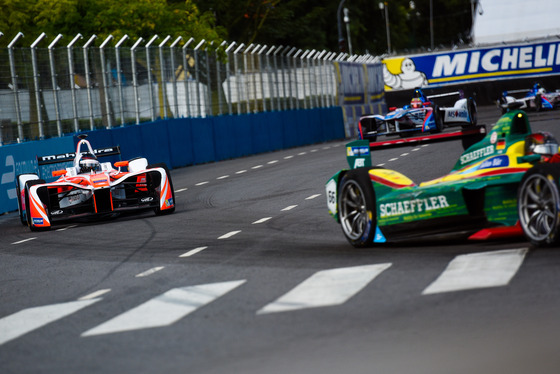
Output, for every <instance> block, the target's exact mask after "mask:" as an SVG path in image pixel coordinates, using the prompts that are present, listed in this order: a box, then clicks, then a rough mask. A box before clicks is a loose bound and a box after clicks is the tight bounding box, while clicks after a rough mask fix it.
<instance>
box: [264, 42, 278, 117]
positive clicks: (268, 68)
mask: <svg viewBox="0 0 560 374" xmlns="http://www.w3.org/2000/svg"><path fill="white" fill-rule="evenodd" d="M275 49H276V47H275V46H272V47H270V49H269V50H268V52H266V71H267V73H266V76H267V78H268V92H269V94H270V110H272V111H274V81H273V80H272V72H273V70H272V68H271V66H270V54H271V53H273V52H274V50H275Z"/></svg>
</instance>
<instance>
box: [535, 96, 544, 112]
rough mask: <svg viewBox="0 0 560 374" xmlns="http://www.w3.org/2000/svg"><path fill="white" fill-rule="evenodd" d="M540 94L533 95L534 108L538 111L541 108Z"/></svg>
mask: <svg viewBox="0 0 560 374" xmlns="http://www.w3.org/2000/svg"><path fill="white" fill-rule="evenodd" d="M542 106H543V105H542V95H541V94H536V95H535V110H536V111H537V112H540V111H541V110H542Z"/></svg>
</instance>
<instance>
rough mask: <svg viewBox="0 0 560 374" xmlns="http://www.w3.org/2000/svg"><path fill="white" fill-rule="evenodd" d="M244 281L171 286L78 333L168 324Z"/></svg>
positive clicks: (104, 331) (126, 329)
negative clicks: (125, 310) (155, 295)
mask: <svg viewBox="0 0 560 374" xmlns="http://www.w3.org/2000/svg"><path fill="white" fill-rule="evenodd" d="M245 282H246V281H245V280H238V281H231V282H221V283H210V284H202V285H198V286H190V287H181V288H174V289H171V290H169V291H167V292H165V293H163V294H161V295H159V296H157V297H154V298H153V299H151V300H149V301H147V302H145V303H144V304H141V305H139V306H137V307H136V308H133V309H130V310H129V311H127V312H124V313H123V314H120V315H118V316H116V317H115V318H113V319H110V320H108V321H107V322H104V323H102V324H101V325H98V326H96V327H94V328H92V329H90V330H88V331H86V332H84V333H83V334H82V336H93V335H102V334H112V333H116V332H123V331H132V330H140V329H147V328H153V327H163V326H169V325H171V324H173V323H175V322H177V321H178V320H180V319H181V318H183V317H185V316H187V315H188V314H190V313H192V312H194V311H195V310H197V309H198V308H200V307H203V306H205V305H207V304H209V303H211V302H212V301H214V300H216V299H217V298H219V297H220V296H223V295H225V294H226V293H228V292H230V291H232V290H233V289H235V288H236V287H239V286H241V285H242V284H243V283H245Z"/></svg>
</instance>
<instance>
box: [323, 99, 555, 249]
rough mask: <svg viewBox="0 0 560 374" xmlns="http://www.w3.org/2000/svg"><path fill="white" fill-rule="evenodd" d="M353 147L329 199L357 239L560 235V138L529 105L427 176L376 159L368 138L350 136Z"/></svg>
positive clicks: (548, 238) (547, 239) (541, 240)
mask: <svg viewBox="0 0 560 374" xmlns="http://www.w3.org/2000/svg"><path fill="white" fill-rule="evenodd" d="M346 152H347V159H348V163H349V165H350V169H346V170H341V171H339V172H337V173H336V174H335V175H334V176H333V177H331V178H330V179H329V181H328V182H327V184H326V192H327V205H328V209H329V212H330V214H331V215H332V216H333V217H334V219H335V220H336V221H337V222H339V223H340V224H341V226H342V231H343V233H344V235H345V236H346V238H347V239H348V241H349V242H350V243H351V244H352V245H353V246H355V247H365V246H370V245H373V244H376V243H386V242H394V241H402V240H417V239H418V238H430V239H439V238H456V237H464V238H469V239H489V238H499V237H511V236H513V235H522V234H524V235H525V236H526V237H527V239H528V240H529V241H531V242H532V243H533V244H534V245H551V244H554V243H555V242H557V241H558V239H559V237H560V234H559V223H560V217H559V214H560V192H559V191H560V187H559V179H560V154H558V142H557V141H556V140H555V139H554V137H553V136H552V135H551V134H549V133H545V132H539V133H533V132H532V131H531V126H530V124H529V121H528V118H527V115H526V113H525V112H523V111H520V110H515V111H511V112H508V113H506V114H504V115H503V116H502V117H501V118H500V119H499V120H498V122H497V123H496V124H495V125H494V126H493V128H492V129H491V130H490V131H489V132H488V133H487V135H486V136H485V137H484V139H482V140H481V141H480V142H478V143H476V144H474V145H473V146H471V147H469V148H468V149H467V150H465V152H464V153H463V154H462V155H461V157H459V160H457V163H456V164H455V166H454V167H453V169H452V170H451V172H450V173H449V174H447V175H445V176H443V177H441V178H437V179H434V180H431V181H427V182H423V183H420V184H415V183H414V182H413V181H412V180H410V179H409V178H408V177H406V176H404V175H403V174H401V173H399V172H397V171H393V170H388V169H384V168H379V167H372V166H371V156H370V152H369V144H368V142H367V141H355V142H351V143H349V144H348V145H347V147H346Z"/></svg>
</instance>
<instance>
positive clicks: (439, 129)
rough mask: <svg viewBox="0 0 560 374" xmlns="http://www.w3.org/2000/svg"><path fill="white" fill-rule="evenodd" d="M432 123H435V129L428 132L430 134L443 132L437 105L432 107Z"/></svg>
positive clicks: (441, 119)
mask: <svg viewBox="0 0 560 374" xmlns="http://www.w3.org/2000/svg"><path fill="white" fill-rule="evenodd" d="M434 122H435V123H436V128H435V129H433V130H432V131H430V132H431V133H438V132H442V131H443V117H442V115H441V113H440V111H439V107H438V106H437V105H435V106H434Z"/></svg>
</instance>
